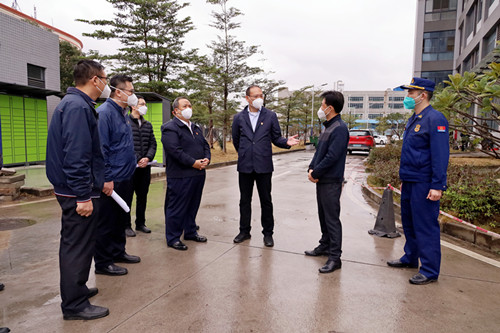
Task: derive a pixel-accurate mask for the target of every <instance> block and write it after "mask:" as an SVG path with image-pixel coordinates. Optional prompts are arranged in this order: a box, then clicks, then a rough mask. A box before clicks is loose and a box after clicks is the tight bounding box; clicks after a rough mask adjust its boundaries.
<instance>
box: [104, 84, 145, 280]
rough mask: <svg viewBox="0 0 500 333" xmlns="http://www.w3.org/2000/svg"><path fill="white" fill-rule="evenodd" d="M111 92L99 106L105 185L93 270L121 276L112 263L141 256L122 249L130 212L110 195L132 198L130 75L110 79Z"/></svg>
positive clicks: (133, 260) (133, 163) (132, 102)
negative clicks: (129, 115) (114, 193)
mask: <svg viewBox="0 0 500 333" xmlns="http://www.w3.org/2000/svg"><path fill="white" fill-rule="evenodd" d="M110 86H111V95H110V98H108V99H107V100H106V102H104V103H103V104H102V105H101V106H100V107H98V108H97V112H98V113H99V123H98V127H99V137H100V140H101V150H102V154H103V157H104V185H103V189H102V192H103V193H104V194H105V195H102V196H101V199H100V202H101V212H100V213H99V223H98V226H97V241H96V253H95V257H94V260H95V272H96V273H97V274H105V275H124V274H127V273H128V271H127V269H126V268H124V267H121V266H117V265H115V263H117V262H123V263H129V264H133V263H138V262H140V261H141V259H140V258H139V257H138V256H133V255H130V254H127V252H125V243H126V237H125V228H126V227H127V222H128V221H129V220H130V212H125V211H124V210H123V209H122V208H121V207H120V206H119V205H118V203H116V202H115V200H114V199H113V198H112V197H111V194H112V193H113V192H116V193H117V194H118V195H119V196H120V197H121V198H122V199H123V200H124V201H125V202H126V203H127V205H128V206H129V207H130V205H131V204H132V197H133V184H132V176H133V175H134V171H135V167H136V164H137V162H136V158H135V152H134V140H133V138H132V129H131V127H130V118H129V117H128V115H127V110H128V106H135V105H137V97H136V96H135V94H134V86H133V84H132V78H131V77H130V76H126V75H115V76H113V77H112V78H111V80H110Z"/></svg>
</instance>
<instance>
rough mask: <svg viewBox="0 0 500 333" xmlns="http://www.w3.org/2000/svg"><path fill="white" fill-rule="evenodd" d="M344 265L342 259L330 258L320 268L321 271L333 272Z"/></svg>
mask: <svg viewBox="0 0 500 333" xmlns="http://www.w3.org/2000/svg"><path fill="white" fill-rule="evenodd" d="M340 267H342V262H341V261H340V260H330V259H328V260H327V262H326V264H325V266H323V267H321V268H320V269H319V272H320V273H331V272H333V271H334V270H337V269H340Z"/></svg>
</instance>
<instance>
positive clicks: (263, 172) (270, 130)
mask: <svg viewBox="0 0 500 333" xmlns="http://www.w3.org/2000/svg"><path fill="white" fill-rule="evenodd" d="M263 98H264V94H263V93H262V89H260V87H259V86H256V85H253V86H250V87H248V88H247V90H246V100H247V102H248V107H245V108H244V109H243V111H241V112H240V113H238V114H236V115H235V116H234V119H233V125H232V135H233V145H234V148H235V149H236V151H237V152H238V182H239V187H240V232H239V234H238V235H237V236H236V237H235V238H234V240H233V241H234V242H235V243H241V242H243V241H245V240H247V239H250V237H251V236H250V229H251V226H250V221H251V218H252V216H251V215H252V193H253V186H254V183H255V184H257V190H258V192H259V199H260V206H261V211H262V213H261V224H262V234H263V235H264V245H265V246H268V247H272V246H274V240H273V233H274V216H273V202H272V198H271V178H272V175H273V171H274V168H273V156H272V154H273V152H272V145H271V143H272V144H274V145H275V146H277V147H280V148H285V149H290V147H291V146H294V145H296V144H298V143H299V140H297V135H294V136H292V137H290V138H288V139H287V138H284V137H282V136H281V129H280V125H279V122H278V117H277V116H276V113H274V112H272V111H271V110H269V109H266V108H265V107H263V104H264V99H263Z"/></svg>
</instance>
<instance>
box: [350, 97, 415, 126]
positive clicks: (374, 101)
mask: <svg viewBox="0 0 500 333" xmlns="http://www.w3.org/2000/svg"><path fill="white" fill-rule="evenodd" d="M343 94H344V99H345V104H344V110H343V111H342V112H343V113H344V114H350V115H353V116H355V117H357V118H358V119H359V120H361V121H364V122H366V121H368V120H375V119H377V118H379V117H382V116H386V115H388V114H390V113H396V112H397V113H407V112H409V111H408V110H406V109H405V108H404V106H403V100H404V98H405V96H406V92H405V91H393V90H390V89H387V90H385V91H344V92H343Z"/></svg>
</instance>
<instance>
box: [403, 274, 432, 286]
mask: <svg viewBox="0 0 500 333" xmlns="http://www.w3.org/2000/svg"><path fill="white" fill-rule="evenodd" d="M436 281H437V279H429V278H428V277H426V276H425V275H424V274H422V273H417V274H415V275H413V277H411V278H410V283H411V284H418V285H420V284H428V283H431V282H436Z"/></svg>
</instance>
